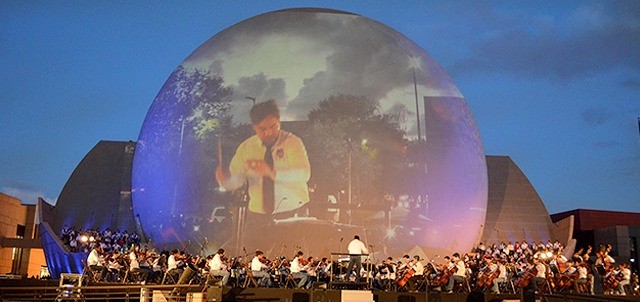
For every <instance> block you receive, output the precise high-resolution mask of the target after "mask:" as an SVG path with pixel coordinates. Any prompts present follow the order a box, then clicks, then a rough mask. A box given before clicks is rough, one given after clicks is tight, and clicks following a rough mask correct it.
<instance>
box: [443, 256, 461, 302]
mask: <svg viewBox="0 0 640 302" xmlns="http://www.w3.org/2000/svg"><path fill="white" fill-rule="evenodd" d="M451 262H452V263H453V264H454V265H455V270H456V272H455V273H453V276H451V278H450V279H449V283H448V284H447V286H445V288H444V289H445V291H447V292H448V293H452V292H453V285H454V284H455V282H463V280H464V277H465V276H466V275H467V266H466V265H465V263H464V261H463V260H462V259H460V254H458V253H454V254H453V258H452V259H451Z"/></svg>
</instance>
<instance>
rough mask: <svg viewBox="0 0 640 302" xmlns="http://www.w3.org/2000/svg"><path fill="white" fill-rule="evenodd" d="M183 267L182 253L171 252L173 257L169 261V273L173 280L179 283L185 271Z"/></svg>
mask: <svg viewBox="0 0 640 302" xmlns="http://www.w3.org/2000/svg"><path fill="white" fill-rule="evenodd" d="M181 265H182V260H180V252H178V250H176V249H174V250H173V251H171V255H170V256H169V258H168V259H167V273H168V274H169V275H171V277H172V278H173V280H175V281H176V282H178V278H180V275H182V272H183V271H184V270H183V269H182V268H180V266H181Z"/></svg>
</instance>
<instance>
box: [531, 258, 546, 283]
mask: <svg viewBox="0 0 640 302" xmlns="http://www.w3.org/2000/svg"><path fill="white" fill-rule="evenodd" d="M533 264H534V265H535V267H536V271H537V273H536V276H535V277H533V290H535V291H538V285H539V284H545V283H546V282H547V266H546V265H544V263H543V262H542V261H540V259H538V258H535V257H534V258H533Z"/></svg>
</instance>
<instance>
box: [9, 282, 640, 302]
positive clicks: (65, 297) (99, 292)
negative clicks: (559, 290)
mask: <svg viewBox="0 0 640 302" xmlns="http://www.w3.org/2000/svg"><path fill="white" fill-rule="evenodd" d="M8 281H11V282H8ZM25 281H26V280H25ZM177 287H178V288H177ZM466 298H467V294H465V293H453V294H446V293H439V292H429V293H425V292H419V293H410V292H385V291H371V290H363V289H347V288H345V289H309V290H303V289H285V288H231V287H224V288H222V287H208V288H203V287H202V286H196V285H179V286H176V285H142V284H120V283H118V284H107V283H105V284H99V285H92V286H82V287H65V288H61V287H60V286H59V285H58V283H57V282H56V281H53V280H50V281H40V282H37V281H29V282H24V281H22V282H21V281H20V280H0V301H3V302H4V301H145V302H151V301H153V302H163V301H191V302H200V301H216V302H219V301H279V302H325V301H326V302H338V301H345V302H360V301H362V302H365V301H366V302H373V301H375V302H434V301H435V302H464V301H465V300H466ZM484 301H485V302H490V301H505V302H515V301H522V302H534V301H544V302H583V301H584V302H606V301H614V302H626V301H640V296H626V297H625V296H604V295H595V296H591V295H573V294H553V295H541V296H540V295H539V296H533V295H524V296H523V295H491V294H485V295H484Z"/></svg>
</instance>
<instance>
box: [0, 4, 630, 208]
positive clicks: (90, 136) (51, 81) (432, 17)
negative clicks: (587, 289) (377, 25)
mask: <svg viewBox="0 0 640 302" xmlns="http://www.w3.org/2000/svg"><path fill="white" fill-rule="evenodd" d="M295 7H319V8H330V9H336V10H343V11H347V12H351V13H355V14H358V15H362V16H365V17H367V18H370V19H373V20H376V21H379V22H381V23H383V24H385V25H387V26H389V27H391V28H393V29H395V30H397V31H399V32H401V33H402V34H404V35H406V36H407V37H408V38H409V39H411V40H412V41H414V42H416V43H417V44H418V45H420V46H421V47H422V48H423V49H424V50H425V51H426V52H427V53H429V54H430V55H431V56H432V57H433V59H435V60H436V61H437V62H438V63H439V64H440V65H441V66H442V67H443V68H444V69H445V70H446V71H447V72H448V73H449V75H450V76H451V78H452V79H453V80H454V81H455V83H456V84H457V86H458V88H459V89H460V91H461V92H462V94H463V95H464V97H465V98H466V101H467V103H468V105H469V106H470V108H471V110H472V111H473V113H474V115H475V118H476V121H477V123H478V127H479V130H480V134H481V137H482V139H483V143H484V149H485V153H486V154H487V155H508V156H510V157H511V158H512V159H513V160H514V161H515V163H516V164H517V165H518V166H519V167H520V168H521V169H522V170H523V172H524V173H525V175H527V177H528V178H529V180H530V181H531V183H532V184H533V185H534V187H535V188H536V190H537V191H538V194H540V197H541V198H542V200H543V201H544V203H545V205H546V207H547V209H548V210H549V212H550V213H557V212H561V211H567V210H572V209H576V208H587V209H602V210H614V211H630V212H640V133H639V132H640V131H639V129H638V127H639V126H638V116H640V1H561V2H558V1H482V2H479V1H402V2H400V1H163V2H157V1H134V2H131V1H11V0H9V1H2V3H1V4H0V121H1V127H0V142H1V143H0V192H2V193H5V194H8V195H12V196H15V197H18V198H20V199H21V200H22V201H23V202H24V203H35V201H36V199H37V197H38V196H42V197H44V198H45V199H46V200H47V201H49V202H52V203H54V202H55V200H56V199H57V196H58V195H59V194H60V191H61V190H62V187H63V186H64V184H65V182H66V181H67V179H68V177H69V176H70V175H71V173H72V172H73V169H74V168H75V167H76V166H77V165H78V163H79V162H80V161H81V160H82V158H83V157H84V156H85V155H86V154H87V153H88V152H89V150H91V148H93V146H95V144H97V143H98V142H99V141H100V140H115V141H128V140H132V141H135V140H137V139H138V135H139V131H140V127H141V125H142V122H143V120H144V118H145V115H146V112H147V110H148V109H149V107H150V106H151V103H152V102H153V99H154V97H155V96H156V94H157V93H158V92H159V91H160V89H161V87H162V85H163V83H164V82H165V80H167V78H168V77H169V75H170V73H171V72H172V71H173V70H174V69H175V68H176V67H177V66H178V65H179V64H180V63H181V62H182V61H183V60H184V59H185V58H186V57H187V56H189V55H190V54H191V53H192V52H193V51H194V50H195V49H196V48H197V47H198V46H200V45H201V44H203V43H204V42H205V41H206V40H207V39H209V38H210V37H212V36H213V35H215V34H217V33H218V32H220V31H222V30H224V29H225V28H227V27H229V26H231V25H234V24H236V23H238V22H241V21H243V20H245V19H248V18H251V17H253V16H256V15H258V14H262V13H267V12H270V11H275V10H280V9H286V8H295Z"/></svg>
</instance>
